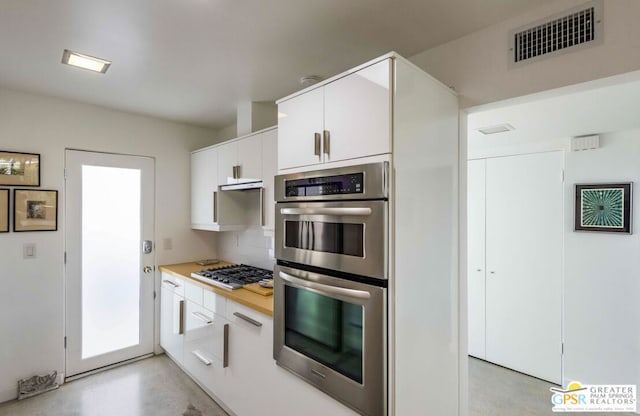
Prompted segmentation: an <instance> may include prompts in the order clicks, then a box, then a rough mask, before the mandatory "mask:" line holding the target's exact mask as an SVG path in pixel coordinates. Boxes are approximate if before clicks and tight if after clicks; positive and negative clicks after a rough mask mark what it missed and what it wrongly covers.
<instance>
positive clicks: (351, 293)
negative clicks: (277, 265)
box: [279, 271, 371, 300]
mask: <svg viewBox="0 0 640 416" xmlns="http://www.w3.org/2000/svg"><path fill="white" fill-rule="evenodd" d="M279 274H280V277H281V278H282V279H283V280H286V281H287V282H289V283H293V284H295V285H298V286H302V287H306V288H308V289H314V290H317V291H318V292H322V293H326V294H327V295H330V296H331V295H333V296H342V297H344V298H351V299H356V300H367V299H369V298H370V297H371V294H370V293H369V292H367V291H364V290H356V289H345V288H342V287H336V286H329V285H323V284H322V283H316V282H310V281H308V280H305V279H300V278H298V277H295V276H292V275H290V274H288V273H285V272H283V271H281V272H280V273H279Z"/></svg>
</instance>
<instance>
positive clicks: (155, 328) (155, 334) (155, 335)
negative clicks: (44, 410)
mask: <svg viewBox="0 0 640 416" xmlns="http://www.w3.org/2000/svg"><path fill="white" fill-rule="evenodd" d="M68 151H74V152H87V153H97V154H102V155H111V156H125V157H142V158H147V159H151V160H152V163H153V167H152V178H151V183H152V191H151V192H152V198H151V199H152V201H153V206H152V209H151V212H150V215H151V218H150V219H149V221H150V223H151V226H150V228H151V230H152V231H153V250H152V252H151V253H150V254H151V259H150V260H151V261H150V262H149V263H151V267H152V279H153V300H152V306H153V314H152V319H151V322H150V326H151V331H152V335H151V336H152V346H151V351H150V352H149V353H147V354H144V355H141V356H138V357H134V358H131V359H127V360H124V361H121V362H117V363H113V364H109V365H106V366H103V367H99V368H96V369H94V370H89V371H86V372H82V373H79V374H76V375H72V376H68V375H67V333H68V327H67V278H68V273H67V251H68V247H67V226H68V223H67V206H66V203H67V191H68V188H67V152H68ZM63 169H64V171H63V172H64V175H63V186H62V189H63V191H62V197H63V198H64V201H63V204H64V206H63V212H64V215H63V218H62V219H61V221H62V226H63V228H62V229H63V230H64V236H63V253H64V261H63V290H62V305H63V325H62V326H63V330H64V357H63V362H64V367H63V368H64V373H63V375H62V380H61V382H62V383H64V382H66V381H72V380H75V379H78V378H82V377H85V376H88V375H91V374H95V373H98V372H101V371H104V370H108V369H110V368H114V367H119V366H121V365H125V364H128V363H131V362H135V361H139V360H142V359H145V358H149V357H151V356H153V355H155V354H158V353H160V352H161V350H160V349H159V345H160V343H159V337H160V332H159V314H160V311H159V300H158V299H159V296H158V289H159V283H158V282H159V275H158V273H159V272H158V264H157V263H158V258H157V255H156V250H157V235H158V229H157V221H156V217H157V212H156V210H157V203H158V201H157V183H156V182H157V158H156V157H155V156H151V155H142V154H132V153H120V152H108V151H101V150H92V149H83V148H77V147H65V148H64V152H63ZM141 267H144V265H143V264H142V263H141Z"/></svg>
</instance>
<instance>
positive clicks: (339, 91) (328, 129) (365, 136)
mask: <svg viewBox="0 0 640 416" xmlns="http://www.w3.org/2000/svg"><path fill="white" fill-rule="evenodd" d="M390 68H391V59H385V60H383V61H381V62H377V63H375V64H373V65H370V66H367V67H365V68H363V69H361V70H359V71H357V72H354V73H352V74H349V75H347V76H344V77H342V78H339V79H337V80H336V81H333V82H330V83H328V84H326V85H324V86H320V87H318V88H316V89H313V90H311V91H308V92H306V93H303V94H300V95H298V96H295V97H292V98H290V99H287V100H285V101H282V102H280V103H279V105H278V112H279V113H280V118H279V120H278V130H279V134H278V168H279V169H289V168H294V167H299V166H309V165H315V164H319V163H325V162H333V161H339V160H347V159H354V158H358V157H365V156H372V155H378V154H384V153H390V152H391V88H390V86H391V70H390Z"/></svg>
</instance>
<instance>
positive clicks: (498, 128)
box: [478, 123, 516, 134]
mask: <svg viewBox="0 0 640 416" xmlns="http://www.w3.org/2000/svg"><path fill="white" fill-rule="evenodd" d="M515 129H516V128H515V127H513V126H512V125H511V124H509V123H503V124H498V125H495V126H488V127H482V128H479V129H478V131H479V132H480V133H482V134H496V133H504V132H507V131H511V130H515Z"/></svg>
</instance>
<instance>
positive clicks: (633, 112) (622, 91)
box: [467, 71, 640, 159]
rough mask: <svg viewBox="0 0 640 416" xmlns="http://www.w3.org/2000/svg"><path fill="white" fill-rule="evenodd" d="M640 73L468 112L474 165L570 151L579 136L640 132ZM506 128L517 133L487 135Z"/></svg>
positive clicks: (636, 72) (470, 152)
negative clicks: (477, 160) (493, 128)
mask: <svg viewBox="0 0 640 416" xmlns="http://www.w3.org/2000/svg"><path fill="white" fill-rule="evenodd" d="M638 103H640V71H635V72H630V73H627V74H623V75H618V76H614V77H609V78H603V79H600V80H596V81H591V82H586V83H582V84H576V85H572V86H569V87H564V88H559V89H556V90H550V91H546V92H542V93H538V94H533V95H530V96H524V97H519V98H516V99H512V100H506V101H503V102H499V103H494V104H489V105H486V106H480V107H476V108H473V109H470V110H469V115H468V117H467V131H468V155H469V158H470V159H475V158H483V157H492V156H502V155H507V154H518V153H528V152H536V151H543V150H550V149H553V148H557V149H566V148H568V146H569V145H570V139H571V138H572V137H576V136H586V135H592V134H604V133H610V132H616V131H625V130H631V129H638V128H640V105H639V104H638ZM503 123H508V124H511V125H512V126H513V127H515V129H514V130H513V131H508V132H504V133H497V134H492V135H484V134H482V133H480V132H479V131H478V129H480V128H484V127H489V126H495V125H499V124H503Z"/></svg>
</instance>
